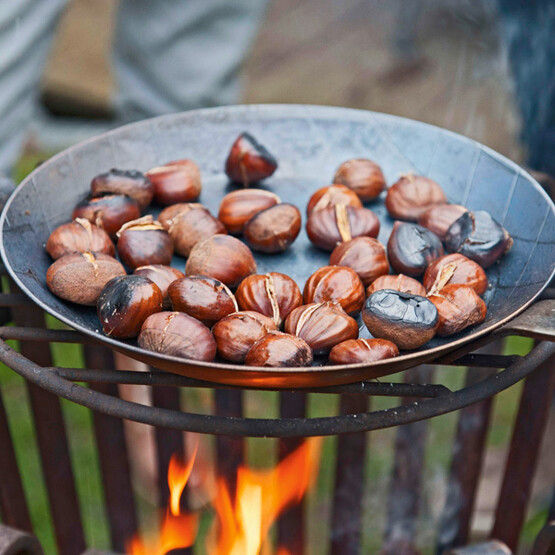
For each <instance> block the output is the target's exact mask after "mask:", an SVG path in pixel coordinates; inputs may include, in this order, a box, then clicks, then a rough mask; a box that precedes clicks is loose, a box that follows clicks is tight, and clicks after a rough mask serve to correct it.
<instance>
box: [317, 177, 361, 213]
mask: <svg viewBox="0 0 555 555" xmlns="http://www.w3.org/2000/svg"><path fill="white" fill-rule="evenodd" d="M336 204H345V205H346V206H356V207H357V208H361V207H362V202H361V200H360V199H359V198H358V195H357V194H356V193H355V192H353V191H351V189H349V188H348V187H345V185H336V184H333V185H329V186H328V187H322V188H321V189H318V190H317V191H316V192H315V193H314V194H313V195H312V196H311V197H310V200H309V201H308V204H307V206H306V215H307V216H310V214H312V212H314V211H315V210H322V208H328V206H335V205H336Z"/></svg>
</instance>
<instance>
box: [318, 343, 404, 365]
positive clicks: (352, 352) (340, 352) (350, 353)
mask: <svg viewBox="0 0 555 555" xmlns="http://www.w3.org/2000/svg"><path fill="white" fill-rule="evenodd" d="M398 355H399V349H398V347H397V345H395V343H392V342H391V341H388V340H387V339H348V340H347V341H343V342H342V343H338V344H337V345H335V346H334V347H333V349H332V350H331V351H330V356H329V360H330V362H331V363H333V364H357V363H360V362H377V361H378V360H386V359H388V358H393V357H396V356H398Z"/></svg>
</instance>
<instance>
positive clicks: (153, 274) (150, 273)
mask: <svg viewBox="0 0 555 555" xmlns="http://www.w3.org/2000/svg"><path fill="white" fill-rule="evenodd" d="M133 275H135V276H143V277H146V278H148V279H150V280H151V281H153V282H154V283H155V284H156V285H158V287H159V289H160V291H161V293H162V297H164V304H163V307H164V308H165V309H168V308H171V300H170V297H169V295H168V288H169V286H170V285H171V284H172V283H173V282H174V281H175V280H177V279H180V278H182V277H185V274H184V273H183V272H180V271H179V270H178V269H177V268H172V267H171V266H165V265H164V264H149V265H147V266H139V267H138V268H135V271H134V272H133Z"/></svg>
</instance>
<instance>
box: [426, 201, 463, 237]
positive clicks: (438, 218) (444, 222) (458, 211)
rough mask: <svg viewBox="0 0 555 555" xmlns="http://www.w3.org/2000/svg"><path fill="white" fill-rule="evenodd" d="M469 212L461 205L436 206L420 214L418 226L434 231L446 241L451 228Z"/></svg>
mask: <svg viewBox="0 0 555 555" xmlns="http://www.w3.org/2000/svg"><path fill="white" fill-rule="evenodd" d="M465 212H468V209H466V208H465V207H464V206H461V205H460V204H434V205H433V206H431V207H430V208H428V209H427V210H426V211H425V212H422V214H420V217H419V218H418V225H421V226H422V227H425V228H426V229H429V230H430V231H433V232H434V233H435V234H436V235H437V236H438V237H439V238H440V239H442V240H443V239H445V235H446V233H447V230H448V229H449V226H450V225H451V224H452V223H453V222H455V221H456V220H458V219H459V218H460V217H461V216H462V215H463V214H464V213H465Z"/></svg>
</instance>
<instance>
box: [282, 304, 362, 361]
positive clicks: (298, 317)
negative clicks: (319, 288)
mask: <svg viewBox="0 0 555 555" xmlns="http://www.w3.org/2000/svg"><path fill="white" fill-rule="evenodd" d="M285 331H286V332H287V333H290V334H292V335H297V336H298V337H302V338H303V339H304V340H305V341H306V342H307V343H308V345H309V346H310V348H311V349H312V350H313V351H314V353H315V354H325V353H328V352H329V351H330V349H331V348H332V347H333V346H334V345H337V344H338V343H341V342H342V341H346V340H347V339H355V338H357V337H358V324H357V322H356V320H355V319H354V318H351V316H349V315H348V314H347V313H346V312H345V311H344V310H343V309H342V308H341V306H340V305H339V303H335V302H330V301H323V302H320V303H311V304H306V305H303V306H299V307H298V308H295V310H293V311H292V312H291V314H289V316H287V319H286V320H285Z"/></svg>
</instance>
